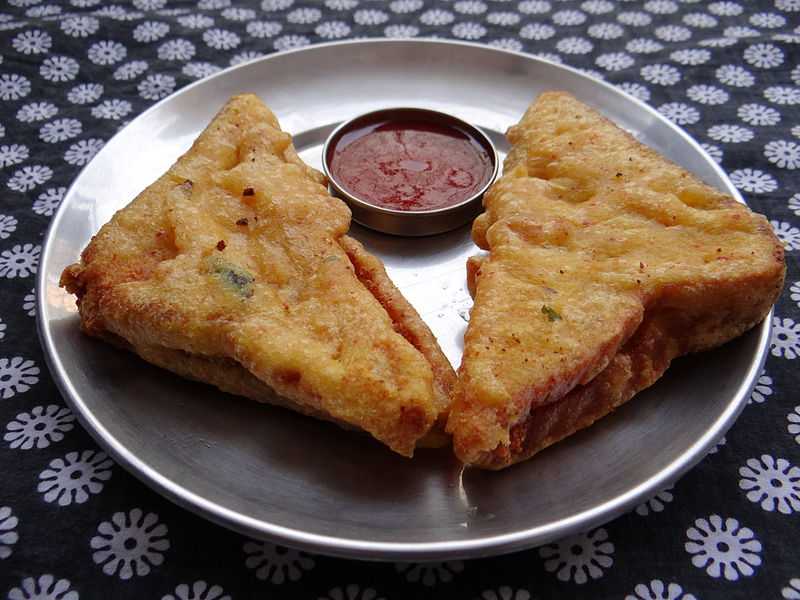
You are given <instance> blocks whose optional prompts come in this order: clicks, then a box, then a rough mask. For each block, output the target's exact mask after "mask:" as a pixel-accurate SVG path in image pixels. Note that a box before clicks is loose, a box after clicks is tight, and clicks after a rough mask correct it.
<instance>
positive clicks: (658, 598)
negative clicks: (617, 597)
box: [625, 579, 697, 600]
mask: <svg viewBox="0 0 800 600" xmlns="http://www.w3.org/2000/svg"><path fill="white" fill-rule="evenodd" d="M625 600H697V598H695V597H694V596H693V595H692V594H688V593H684V591H683V588H682V587H681V586H679V585H678V584H677V583H667V584H665V583H664V582H663V581H661V580H660V579H653V580H652V581H651V582H650V583H648V584H646V585H645V584H644V583H640V584H639V585H637V586H636V587H635V588H633V594H628V595H627V596H625Z"/></svg>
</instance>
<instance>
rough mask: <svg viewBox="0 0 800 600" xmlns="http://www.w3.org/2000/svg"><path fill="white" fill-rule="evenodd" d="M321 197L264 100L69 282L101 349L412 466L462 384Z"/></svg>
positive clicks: (156, 190) (189, 160)
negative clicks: (349, 436)
mask: <svg viewBox="0 0 800 600" xmlns="http://www.w3.org/2000/svg"><path fill="white" fill-rule="evenodd" d="M324 183H325V180H324V177H323V176H322V174H320V173H318V172H317V171H315V170H314V169H312V168H310V167H308V166H307V165H305V164H304V163H303V162H302V161H301V160H300V159H299V157H298V156H297V153H296V152H295V149H294V147H293V146H292V141H291V137H290V136H289V135H288V134H287V133H285V132H283V131H281V129H280V126H279V124H278V121H277V119H276V118H275V116H274V115H273V114H272V112H271V111H270V110H269V109H268V108H267V107H266V106H265V105H264V104H263V103H262V102H261V101H260V100H259V99H258V98H257V97H256V96H254V95H241V96H236V97H233V98H232V99H231V100H230V101H229V102H228V103H227V104H226V105H225V106H224V107H223V109H222V110H221V111H220V112H219V113H218V114H217V115H216V117H215V118H214V120H213V121H212V122H211V123H210V125H209V126H208V127H207V129H206V130H205V131H203V132H202V134H201V135H200V136H199V137H198V138H197V140H196V141H195V142H194V145H193V146H192V147H191V149H190V150H189V151H188V152H187V153H186V154H184V155H183V156H181V157H180V158H179V159H178V161H177V162H176V163H175V164H174V165H172V167H170V169H169V170H168V171H167V172H166V173H165V174H164V175H163V176H162V177H160V178H159V179H158V180H157V181H156V182H155V183H153V184H152V185H151V186H149V187H148V188H147V189H145V190H144V191H143V192H142V193H141V194H139V196H138V197H137V198H136V199H135V200H134V201H133V202H132V203H131V204H130V205H128V206H127V207H126V208H124V209H122V210H120V211H119V212H117V213H116V214H115V215H114V217H113V218H112V219H111V221H110V222H109V223H107V224H106V225H104V226H103V227H102V229H101V230H100V232H99V233H98V234H97V235H96V236H95V237H94V238H93V239H92V241H91V242H90V244H89V245H88V247H87V248H86V249H85V250H84V252H83V253H82V256H81V260H80V262H79V263H77V264H74V265H71V266H69V267H68V268H67V269H66V270H65V271H64V273H63V275H62V278H61V284H62V285H63V286H64V287H66V288H67V290H68V291H69V292H71V293H73V294H75V295H76V296H77V299H78V300H77V302H78V308H79V312H80V318H81V326H82V329H83V331H84V332H86V333H87V334H89V335H92V336H95V337H98V338H102V339H105V340H108V341H110V342H113V343H115V344H117V345H120V346H123V347H125V348H128V349H130V350H132V351H134V352H136V353H137V354H139V355H140V356H141V357H142V358H144V359H145V360H147V361H149V362H151V363H154V364H156V365H159V366H161V367H164V368H167V369H169V370H171V371H174V372H176V373H178V374H180V375H182V376H184V377H188V378H192V379H196V380H199V381H204V382H208V383H211V384H213V385H215V386H217V387H219V388H220V389H222V390H224V391H227V392H231V393H234V394H240V395H243V396H247V397H250V398H253V399H255V400H258V401H261V402H269V403H273V404H280V405H283V406H287V407H290V408H293V409H295V410H298V411H300V412H302V413H306V414H309V415H313V416H316V417H320V418H323V419H328V420H331V421H335V422H337V423H340V424H342V425H344V426H347V427H352V428H358V429H362V430H365V431H367V432H369V433H370V434H372V435H373V436H374V437H375V438H377V439H378V440H380V441H381V442H383V443H385V444H386V445H388V446H389V447H390V448H391V449H392V450H394V451H396V452H398V453H400V454H403V455H411V454H412V453H413V450H414V448H415V445H416V444H417V443H418V442H419V441H420V440H421V439H423V438H424V437H425V436H426V435H428V434H429V432H431V431H432V429H433V428H435V426H436V424H437V422H439V423H440V424H441V423H442V422H443V415H444V414H445V412H446V408H447V405H448V403H449V394H450V388H451V386H452V385H453V382H454V379H455V373H454V372H453V370H452V368H451V367H450V365H449V363H448V361H447V359H446V358H445V357H444V355H443V354H442V352H441V350H440V349H439V346H438V345H437V343H436V340H435V338H434V337H433V335H432V334H431V332H430V330H429V329H428V328H427V327H426V326H425V324H424V323H423V322H422V320H421V319H420V317H419V316H418V315H417V313H416V312H415V311H414V309H413V308H412V307H411V305H410V304H409V303H408V302H407V301H406V300H405V299H404V298H403V296H402V295H401V294H400V292H399V291H398V290H397V289H396V288H395V287H394V285H393V284H392V282H391V281H390V279H389V278H388V276H387V275H386V272H385V270H384V268H383V265H382V263H381V262H380V261H379V260H378V259H377V258H375V257H374V256H371V255H370V254H369V253H367V252H366V251H365V250H364V248H363V247H362V246H361V245H360V244H359V243H358V242H357V241H355V240H353V239H351V238H348V237H347V236H346V235H345V234H346V232H347V230H348V228H349V227H350V211H349V209H348V208H347V206H346V205H345V204H344V203H343V202H341V201H340V200H338V199H335V198H333V197H331V196H330V195H329V194H328V192H327V189H326V187H325V185H324ZM426 439H427V438H426Z"/></svg>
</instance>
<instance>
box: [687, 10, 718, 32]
mask: <svg viewBox="0 0 800 600" xmlns="http://www.w3.org/2000/svg"><path fill="white" fill-rule="evenodd" d="M681 20H682V21H683V22H684V23H686V24H687V25H688V26H689V27H696V28H697V29H707V28H710V27H716V26H717V24H718V23H719V20H718V19H715V18H714V17H712V16H711V15H707V14H706V13H689V14H686V15H683V18H682V19H681Z"/></svg>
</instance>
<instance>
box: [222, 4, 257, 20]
mask: <svg viewBox="0 0 800 600" xmlns="http://www.w3.org/2000/svg"><path fill="white" fill-rule="evenodd" d="M256 14H257V13H256V11H254V10H253V9H252V8H238V7H232V8H226V9H225V10H223V11H222V16H223V18H225V19H228V20H229V21H249V20H251V19H255V18H256Z"/></svg>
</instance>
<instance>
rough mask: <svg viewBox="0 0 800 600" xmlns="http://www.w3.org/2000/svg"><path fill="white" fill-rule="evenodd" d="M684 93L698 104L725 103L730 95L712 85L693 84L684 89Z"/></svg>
mask: <svg viewBox="0 0 800 600" xmlns="http://www.w3.org/2000/svg"><path fill="white" fill-rule="evenodd" d="M686 95H687V96H689V98H690V99H692V100H694V101H695V102H699V103H700V104H711V105H715V104H725V103H726V102H727V101H728V99H729V98H730V96H729V95H728V92H726V91H725V90H723V89H720V88H718V87H715V86H713V85H705V84H700V85H693V86H691V87H690V88H689V89H688V90H686Z"/></svg>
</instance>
